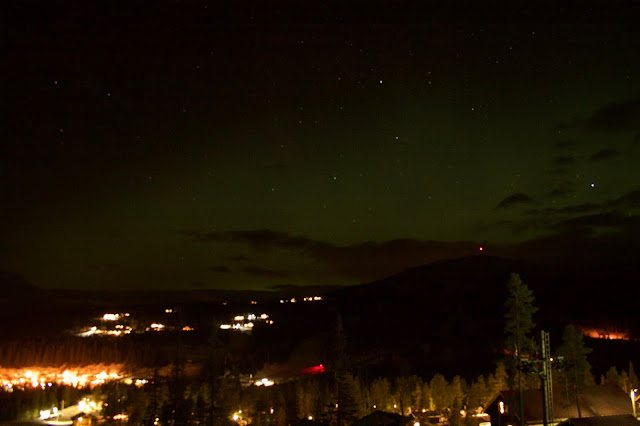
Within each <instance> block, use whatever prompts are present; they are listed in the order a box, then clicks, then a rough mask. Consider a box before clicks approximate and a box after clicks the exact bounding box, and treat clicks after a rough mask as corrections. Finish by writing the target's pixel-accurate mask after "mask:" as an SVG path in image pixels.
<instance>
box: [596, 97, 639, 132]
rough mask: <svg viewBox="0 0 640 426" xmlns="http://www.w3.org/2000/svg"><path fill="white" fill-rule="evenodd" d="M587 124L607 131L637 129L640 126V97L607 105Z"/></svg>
mask: <svg viewBox="0 0 640 426" xmlns="http://www.w3.org/2000/svg"><path fill="white" fill-rule="evenodd" d="M586 125H587V127H589V128H592V129H596V130H605V131H625V130H636V129H638V128H640V99H629V100H626V101H621V102H613V103H610V104H608V105H605V106H604V107H602V108H600V109H599V110H597V111H596V112H595V113H594V114H593V115H592V116H591V117H589V118H588V119H587V120H586Z"/></svg>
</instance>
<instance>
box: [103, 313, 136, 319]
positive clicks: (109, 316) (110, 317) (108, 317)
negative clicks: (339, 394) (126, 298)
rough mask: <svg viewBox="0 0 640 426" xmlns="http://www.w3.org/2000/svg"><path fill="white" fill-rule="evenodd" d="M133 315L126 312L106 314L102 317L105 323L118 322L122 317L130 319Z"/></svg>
mask: <svg viewBox="0 0 640 426" xmlns="http://www.w3.org/2000/svg"><path fill="white" fill-rule="evenodd" d="M130 315H131V314H129V312H125V313H123V314H104V315H103V316H102V320H103V321H118V320H119V319H120V318H122V317H128V316H130Z"/></svg>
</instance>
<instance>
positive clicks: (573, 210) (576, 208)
mask: <svg viewBox="0 0 640 426" xmlns="http://www.w3.org/2000/svg"><path fill="white" fill-rule="evenodd" d="M601 208H602V205H601V204H594V203H583V204H577V205H573V206H566V207H559V208H553V207H549V208H545V209H529V210H527V211H526V212H525V213H527V214H531V215H543V216H550V215H556V214H581V213H589V212H593V211H596V210H599V209H601Z"/></svg>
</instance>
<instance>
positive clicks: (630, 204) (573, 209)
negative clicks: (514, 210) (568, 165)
mask: <svg viewBox="0 0 640 426" xmlns="http://www.w3.org/2000/svg"><path fill="white" fill-rule="evenodd" d="M560 193H562V190H560ZM620 208H640V190H634V191H630V192H627V193H626V194H623V195H621V196H620V197H618V198H613V199H609V200H606V201H603V202H602V203H582V204H575V205H570V206H565V207H548V208H543V209H528V210H526V211H525V213H527V214H529V215H539V216H553V215H558V214H562V215H575V214H584V213H592V212H595V211H598V210H600V211H611V210H616V209H620Z"/></svg>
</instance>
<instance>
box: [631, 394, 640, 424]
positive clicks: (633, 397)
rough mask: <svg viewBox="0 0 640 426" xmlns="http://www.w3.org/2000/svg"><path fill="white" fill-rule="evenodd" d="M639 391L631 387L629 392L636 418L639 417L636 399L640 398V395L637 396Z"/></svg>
mask: <svg viewBox="0 0 640 426" xmlns="http://www.w3.org/2000/svg"><path fill="white" fill-rule="evenodd" d="M637 392H638V389H631V393H630V394H629V396H630V397H631V406H632V407H633V417H634V418H636V419H637V418H638V414H637V412H636V401H637V400H638V398H640V396H637V397H636V393H637Z"/></svg>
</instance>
